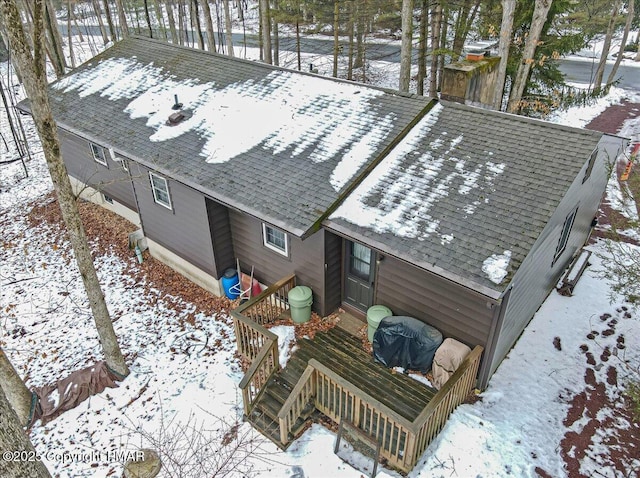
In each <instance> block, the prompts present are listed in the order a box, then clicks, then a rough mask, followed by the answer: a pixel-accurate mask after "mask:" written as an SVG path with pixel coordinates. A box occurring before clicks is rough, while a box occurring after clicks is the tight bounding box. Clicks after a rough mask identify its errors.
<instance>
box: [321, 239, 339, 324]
mask: <svg viewBox="0 0 640 478" xmlns="http://www.w3.org/2000/svg"><path fill="white" fill-rule="evenodd" d="M323 231H324V230H323ZM324 250H325V253H324V261H325V265H326V270H325V297H324V302H325V309H326V311H327V314H328V313H331V312H333V311H334V310H336V309H337V308H338V307H340V305H341V304H342V238H341V237H340V236H337V235H335V234H332V233H331V232H329V231H324Z"/></svg>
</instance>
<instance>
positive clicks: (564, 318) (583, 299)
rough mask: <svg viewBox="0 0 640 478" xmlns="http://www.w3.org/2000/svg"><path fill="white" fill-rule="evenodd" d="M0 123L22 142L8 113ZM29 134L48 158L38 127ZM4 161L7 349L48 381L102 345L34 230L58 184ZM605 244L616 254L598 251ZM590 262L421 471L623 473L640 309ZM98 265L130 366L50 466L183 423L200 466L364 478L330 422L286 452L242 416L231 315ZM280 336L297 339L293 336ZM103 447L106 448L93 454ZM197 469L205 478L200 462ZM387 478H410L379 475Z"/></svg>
mask: <svg viewBox="0 0 640 478" xmlns="http://www.w3.org/2000/svg"><path fill="white" fill-rule="evenodd" d="M321 67H323V66H322V64H321ZM3 68H4V67H3ZM4 71H5V70H3V71H2V73H3V74H4ZM628 95H629V93H628V92H623V91H622V90H620V89H617V88H613V89H612V93H611V94H610V95H609V97H607V98H606V99H603V100H600V101H599V102H598V103H597V104H595V105H593V106H592V107H590V108H588V109H573V110H570V111H568V112H564V113H562V114H558V115H555V116H554V117H553V118H552V120H553V121H555V122H561V123H564V124H569V125H572V126H582V125H584V124H586V123H587V122H588V120H589V119H591V118H593V117H594V116H596V115H597V114H599V113H600V112H601V111H603V110H604V109H605V108H606V106H608V105H609V104H611V103H615V102H619V101H620V100H621V99H622V98H623V97H624V96H627V97H628ZM639 99H640V98H637V97H636V98H632V100H633V101H638V100H639ZM0 130H1V131H2V133H3V134H4V135H5V137H7V138H9V137H10V136H9V134H8V124H7V120H6V114H5V112H4V111H3V110H2V111H0ZM623 133H624V135H625V136H629V137H631V136H634V137H635V138H636V139H637V138H638V137H639V135H640V122H639V120H638V119H637V118H636V119H635V120H629V121H628V122H627V123H626V124H625V126H624V128H623ZM28 134H29V136H30V138H31V140H32V145H33V148H32V149H33V150H34V151H38V150H39V149H40V147H39V146H38V145H37V139H35V133H34V129H33V127H32V126H28ZM3 148H4V146H0V152H2V160H5V158H6V156H7V155H6V154H5V152H6V150H5V149H3ZM0 168H1V169H0V230H1V231H2V232H1V238H2V247H1V248H0V264H1V265H0V286H1V291H0V294H1V295H0V334H1V335H0V346H2V348H3V349H4V350H5V351H6V352H7V354H8V356H9V358H10V360H11V361H12V362H13V364H14V366H15V367H16V368H17V370H18V371H19V373H20V374H21V375H22V376H23V377H24V378H25V381H26V383H27V385H28V386H29V387H35V386H39V385H43V384H46V383H50V382H52V381H55V380H57V379H59V378H62V377H63V376H65V375H66V374H68V373H69V372H70V371H72V370H76V369H79V368H82V367H84V366H87V365H89V364H91V363H93V362H94V361H95V360H97V359H99V358H100V348H99V345H98V341H97V335H96V333H95V331H94V327H93V325H92V320H91V317H90V314H89V312H88V307H87V303H86V299H85V298H84V295H83V293H82V287H81V281H80V278H79V275H78V272H77V270H76V268H75V266H74V264H73V261H72V254H71V252H70V250H69V246H68V244H67V243H66V242H64V241H62V240H55V241H54V240H52V238H56V237H58V233H57V232H56V231H55V230H51V228H50V227H49V226H48V225H46V224H45V223H43V224H40V225H38V226H37V227H35V226H33V225H30V224H29V222H28V218H27V217H28V214H29V211H30V208H31V207H32V205H33V203H32V201H35V202H36V204H38V203H42V202H44V201H45V197H46V194H47V193H48V192H49V191H50V190H51V184H50V180H49V179H48V175H47V171H46V167H45V165H44V161H43V158H42V155H41V154H36V155H35V159H34V160H33V161H32V162H30V163H29V164H28V170H29V177H28V178H25V177H24V171H23V170H22V166H21V164H20V163H19V162H18V163H13V164H11V165H8V166H7V165H3V166H1V167H0ZM614 207H618V206H616V205H614ZM619 207H625V208H630V207H631V206H630V205H629V204H628V203H625V204H624V205H622V206H619ZM631 213H633V210H632V209H631ZM635 214H636V217H637V210H636V211H635ZM95 247H96V250H97V246H95ZM592 249H593V250H594V251H595V252H602V253H605V254H606V252H605V248H604V247H603V246H602V245H601V244H600V245H598V244H596V245H595V246H592ZM591 262H592V266H590V267H589V268H588V270H587V272H586V274H585V276H583V278H582V279H581V281H580V283H579V284H578V286H577V288H576V291H575V295H574V296H573V297H563V296H560V295H558V294H556V293H555V292H552V293H551V295H550V296H549V298H548V300H547V301H546V302H545V304H544V305H543V307H542V308H541V309H540V311H539V312H538V314H536V316H535V317H534V319H533V321H532V322H531V324H530V325H529V326H528V327H527V329H526V330H525V332H524V334H523V335H522V337H521V339H520V340H519V342H518V344H517V345H516V346H515V348H514V349H513V350H512V351H511V353H510V354H509V356H508V358H507V359H506V360H505V361H504V362H503V364H502V365H501V366H500V368H499V369H498V371H497V372H496V374H495V375H494V377H493V378H492V380H491V382H490V384H489V386H488V388H487V389H486V390H485V391H484V392H483V393H482V394H481V395H480V398H481V400H480V401H478V402H476V403H474V404H472V405H471V404H469V405H463V406H461V407H460V408H458V410H456V412H455V413H454V414H453V415H452V417H451V419H450V420H449V422H448V423H447V425H446V426H445V428H444V430H443V431H442V432H441V433H440V435H439V436H438V438H437V439H436V440H435V441H434V442H433V443H432V444H431V446H430V447H429V448H428V449H427V451H426V452H425V454H424V455H423V457H422V459H421V460H420V461H419V464H418V466H417V467H416V468H415V469H414V471H413V472H412V473H411V474H410V476H413V477H418V476H420V477H432V476H442V477H449V476H461V477H466V476H482V477H490V476H491V477H493V476H505V477H506V476H537V475H539V476H545V475H544V473H546V476H557V477H562V476H576V475H575V468H569V469H570V470H572V471H571V472H569V471H568V468H567V467H566V465H565V462H566V461H567V460H571V458H572V456H574V457H576V459H577V461H578V462H579V463H578V470H579V471H580V472H581V473H583V474H584V475H585V476H590V475H594V474H596V472H597V473H601V474H602V475H604V476H617V475H616V474H617V471H616V470H615V468H614V467H613V465H611V464H610V463H608V462H607V461H606V460H605V459H603V458H602V457H601V456H600V455H601V454H602V453H603V452H604V451H606V450H608V449H611V447H612V446H611V445H610V444H607V442H606V435H607V434H615V431H614V430H612V429H611V428H607V427H608V426H609V425H606V426H605V421H606V419H607V418H608V417H613V418H612V420H613V419H615V420H618V421H620V422H621V423H622V425H620V423H618V425H619V426H622V427H624V426H626V425H624V420H625V418H624V416H622V415H620V414H619V413H618V412H619V410H618V409H616V405H615V404H619V403H620V400H619V396H620V393H621V390H622V387H623V384H624V381H625V378H626V376H627V374H628V371H627V367H626V366H625V365H624V363H625V361H628V362H629V363H630V364H635V366H636V367H638V364H639V363H640V325H639V324H638V315H637V313H636V312H634V311H628V310H625V309H624V308H623V307H624V304H623V302H622V300H621V299H619V298H617V299H615V300H614V301H613V302H612V303H610V302H609V297H610V285H609V284H608V283H607V282H606V281H604V280H602V279H601V278H599V276H598V275H597V272H596V271H597V270H598V269H599V268H603V267H606V263H603V262H602V260H601V259H599V258H598V257H596V256H595V255H594V256H593V259H592V261H591ZM96 266H97V269H98V271H99V275H100V278H101V281H102V284H103V288H104V291H105V295H106V298H107V302H108V304H109V308H110V310H111V313H112V315H113V316H114V317H116V318H117V320H116V321H115V329H116V333H117V334H118V336H119V338H120V342H121V345H122V348H123V351H124V352H125V354H126V355H127V357H128V359H129V362H130V367H131V375H130V376H129V377H127V378H126V380H124V381H123V382H122V383H121V384H120V387H118V388H116V389H107V390H106V391H105V392H103V393H101V394H99V395H96V396H94V397H92V398H91V399H90V400H88V401H86V402H85V403H83V404H82V405H80V406H79V407H78V408H76V409H75V410H73V411H71V412H67V413H65V414H64V415H62V416H60V417H58V418H57V419H55V420H53V421H52V422H50V423H48V424H46V425H43V424H40V423H37V424H36V425H35V426H34V427H33V429H32V430H31V439H32V441H33V443H34V445H35V446H36V449H37V451H38V452H39V453H41V454H43V456H44V461H45V464H46V465H47V467H48V468H49V470H50V471H51V472H52V474H54V475H57V476H61V477H82V476H92V477H93V476H95V477H102V476H112V475H113V476H118V475H119V473H120V469H121V465H122V456H121V455H116V454H113V453H117V452H121V451H125V450H135V449H138V448H139V447H140V446H145V445H147V444H149V442H150V441H154V440H161V441H164V442H165V443H169V444H173V445H174V450H175V449H176V448H177V447H178V442H180V431H181V430H186V431H187V432H194V431H198V432H199V433H198V435H199V436H200V437H202V443H200V445H202V446H203V447H204V446H207V447H209V449H211V447H214V448H215V450H216V451H217V452H216V453H211V452H209V451H207V452H204V450H200V451H201V453H198V457H199V458H198V459H197V460H187V461H188V462H191V463H193V462H194V461H197V462H203V461H204V460H205V459H208V460H209V463H207V466H208V467H209V470H211V469H215V467H216V465H217V464H219V459H220V457H224V456H225V453H228V452H231V451H232V450H233V449H234V448H233V447H234V446H237V447H238V448H239V449H240V450H241V451H240V452H237V453H236V456H237V457H241V458H245V457H246V461H244V462H243V463H242V464H241V465H239V466H238V470H237V472H236V473H235V475H234V476H242V475H245V476H248V475H253V476H274V477H287V476H289V477H294V476H295V477H302V476H306V477H324V476H334V477H341V478H342V477H345V478H346V477H360V476H361V474H362V473H361V472H360V471H359V470H357V469H356V468H354V467H352V466H349V465H347V464H345V463H344V462H343V461H342V460H341V459H340V458H338V457H337V456H335V455H334V454H333V444H334V440H335V435H334V434H333V433H332V432H330V431H328V430H326V429H324V428H322V427H321V426H319V425H314V426H313V427H312V428H311V429H309V430H308V431H307V432H306V433H305V434H304V435H303V436H302V437H301V438H299V439H298V440H297V441H296V442H295V443H294V444H293V445H292V446H291V447H290V448H289V450H288V451H287V452H286V453H284V452H281V451H280V450H278V449H277V448H276V447H275V446H274V445H272V444H271V443H270V442H268V441H266V440H264V439H262V438H261V437H260V435H258V434H256V433H255V432H253V430H252V429H251V428H250V427H249V426H248V425H247V424H244V423H242V422H241V421H240V420H241V414H242V413H241V406H242V404H241V402H242V399H241V397H240V396H239V395H238V389H237V385H238V383H239V381H240V379H241V377H242V375H241V372H240V369H239V366H238V363H237V361H236V359H235V358H234V356H233V351H234V334H233V328H232V326H231V322H230V319H229V317H228V316H227V315H226V314H223V313H220V314H217V315H203V314H202V313H201V312H199V310H198V308H197V307H196V305H194V304H192V303H187V302H185V301H183V300H182V299H181V298H180V297H170V296H166V295H165V294H164V293H163V291H162V288H161V287H158V286H159V284H155V283H152V282H151V280H150V279H149V280H148V281H147V285H148V286H149V287H143V284H142V283H141V282H140V281H139V280H138V281H136V280H134V279H133V278H132V277H133V276H135V275H136V274H138V271H137V264H136V262H135V260H134V258H131V259H130V260H127V261H125V260H123V259H121V258H119V257H118V256H117V255H116V254H115V253H106V254H100V255H98V256H97V257H96ZM603 314H610V317H607V316H605V315H603ZM602 317H604V319H602ZM193 319H195V320H193ZM614 320H615V323H613V321H614ZM280 333H281V334H282V335H283V336H290V331H286V330H283V331H280ZM621 337H622V339H621ZM203 342H206V343H207V345H206V346H204V345H203ZM620 345H622V346H623V347H624V348H622V347H620ZM581 347H582V348H581ZM585 347H586V350H584V348H585ZM605 351H608V352H605ZM590 354H591V355H590ZM610 367H614V368H615V369H616V372H610V371H609V369H610ZM587 369H591V370H593V372H586V370H587ZM614 374H615V376H616V379H615V380H613V378H612V376H613V375H614ZM602 384H607V385H606V387H605V395H606V397H607V398H609V399H610V401H611V402H612V403H613V404H614V405H612V406H610V407H608V408H604V409H603V410H602V411H601V412H598V414H597V417H598V418H599V419H600V422H599V423H601V427H600V428H601V429H602V431H601V432H600V433H596V434H594V437H595V438H592V439H591V440H590V441H589V443H592V444H593V445H592V446H588V447H585V449H584V450H582V449H580V450H579V449H577V448H575V447H574V448H571V447H567V446H566V443H565V442H564V441H563V440H565V437H566V435H567V433H576V434H579V433H582V432H584V430H586V429H587V428H588V427H589V426H592V425H593V424H592V421H591V420H592V418H593V417H590V416H589V415H588V413H586V412H585V413H583V414H580V413H578V412H579V411H580V410H579V409H578V408H576V407H577V405H576V401H575V399H576V397H580V396H581V394H587V396H588V397H590V398H592V397H593V394H591V389H592V388H593V389H598V390H599V389H600V388H602V387H600V385H602ZM576 410H577V411H576ZM190 434H191V435H193V433H190ZM203 443H204V444H203ZM95 451H97V452H99V453H98V454H97V455H96V454H95V453H94V454H91V452H95ZM107 452H112V454H111V455H108V454H107ZM74 453H75V455H73V454H74ZM621 453H622V454H624V453H627V452H625V451H624V450H623V451H622V452H621ZM174 454H179V452H178V451H174ZM563 454H564V458H563ZM347 455H348V457H349V460H350V461H351V462H354V463H356V464H359V466H361V467H363V466H365V465H366V464H367V460H365V459H364V458H363V457H361V456H359V455H357V454H354V453H348V452H347ZM627 455H628V456H627V458H626V461H625V463H626V464H627V465H628V466H629V469H632V468H631V467H633V466H635V467H640V461H639V460H638V458H637V456H638V455H635V456H633V455H632V454H629V453H627ZM96 457H97V459H96ZM567 457H568V458H567ZM216 460H218V461H217V462H216ZM634 460H635V461H634ZM636 469H638V468H636ZM114 473H115V475H114ZM209 473H210V472H209ZM194 476H203V475H199V474H198V471H197V470H194ZM378 476H394V477H395V476H398V475H397V473H395V472H392V471H389V470H384V469H382V470H380V471H379V475H378Z"/></svg>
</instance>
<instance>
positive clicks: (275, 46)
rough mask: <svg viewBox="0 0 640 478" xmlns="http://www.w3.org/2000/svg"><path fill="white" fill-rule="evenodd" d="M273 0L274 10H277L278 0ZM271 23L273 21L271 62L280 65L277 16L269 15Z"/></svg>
mask: <svg viewBox="0 0 640 478" xmlns="http://www.w3.org/2000/svg"><path fill="white" fill-rule="evenodd" d="M272 1H273V9H274V11H276V12H277V11H278V8H279V5H278V0H272ZM271 23H273V41H272V44H273V64H274V65H276V66H280V30H279V29H278V17H277V16H275V17H274V16H271Z"/></svg>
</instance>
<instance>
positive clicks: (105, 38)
mask: <svg viewBox="0 0 640 478" xmlns="http://www.w3.org/2000/svg"><path fill="white" fill-rule="evenodd" d="M91 3H92V4H93V11H94V12H95V13H96V20H97V21H98V28H99V29H100V33H101V34H102V44H103V45H106V44H107V43H109V37H108V36H107V30H105V28H104V22H103V21H102V11H101V10H100V4H99V3H98V1H97V0H93V1H92V2H91Z"/></svg>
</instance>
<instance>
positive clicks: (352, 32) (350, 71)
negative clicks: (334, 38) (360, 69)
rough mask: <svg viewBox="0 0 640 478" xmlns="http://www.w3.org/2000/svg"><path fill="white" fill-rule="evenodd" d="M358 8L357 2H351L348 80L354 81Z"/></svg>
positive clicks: (353, 0) (348, 27)
mask: <svg viewBox="0 0 640 478" xmlns="http://www.w3.org/2000/svg"><path fill="white" fill-rule="evenodd" d="M355 14H356V6H355V0H351V2H349V23H348V25H347V30H348V31H349V55H348V58H347V80H353V54H354V51H353V50H354V48H353V46H354V36H355V18H354V16H355Z"/></svg>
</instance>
